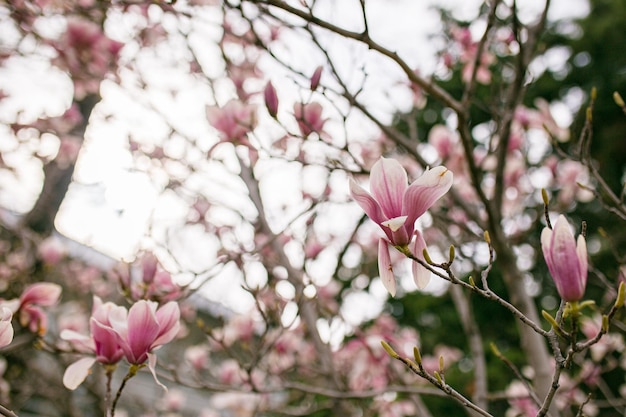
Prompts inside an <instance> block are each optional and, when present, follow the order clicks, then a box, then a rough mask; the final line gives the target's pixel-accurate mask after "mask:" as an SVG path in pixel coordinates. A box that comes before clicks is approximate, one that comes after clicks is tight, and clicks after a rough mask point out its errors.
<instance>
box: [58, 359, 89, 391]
mask: <svg viewBox="0 0 626 417" xmlns="http://www.w3.org/2000/svg"><path fill="white" fill-rule="evenodd" d="M95 362H96V358H93V357H87V358H82V359H79V360H77V361H76V362H74V363H73V364H71V365H70V366H68V367H67V369H66V370H65V373H64V374H63V385H65V387H66V388H67V389H71V390H75V389H76V388H78V386H79V385H80V384H81V383H82V382H83V381H84V380H85V378H87V375H89V374H90V373H91V367H92V366H93V364H94V363H95Z"/></svg>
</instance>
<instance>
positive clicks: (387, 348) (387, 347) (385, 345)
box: [380, 340, 400, 359]
mask: <svg viewBox="0 0 626 417" xmlns="http://www.w3.org/2000/svg"><path fill="white" fill-rule="evenodd" d="M380 344H381V345H383V349H385V351H386V352H387V354H388V355H389V356H391V357H392V358H394V359H398V358H399V357H400V355H398V354H397V353H396V351H395V350H393V348H392V347H391V346H390V345H389V343H387V342H385V341H384V340H381V341H380Z"/></svg>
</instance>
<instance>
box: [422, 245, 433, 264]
mask: <svg viewBox="0 0 626 417" xmlns="http://www.w3.org/2000/svg"><path fill="white" fill-rule="evenodd" d="M422 254H423V255H424V260H425V261H426V263H427V264H429V265H433V264H434V262H433V260H432V259H431V258H430V255H429V254H428V250H427V249H426V248H424V250H423V251H422Z"/></svg>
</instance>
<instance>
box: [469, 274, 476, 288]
mask: <svg viewBox="0 0 626 417" xmlns="http://www.w3.org/2000/svg"><path fill="white" fill-rule="evenodd" d="M468 281H469V283H470V285H471V286H472V287H475V286H476V282H475V281H474V277H473V276H471V275H470V276H469V279H468Z"/></svg>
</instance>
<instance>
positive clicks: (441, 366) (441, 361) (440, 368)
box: [439, 355, 444, 374]
mask: <svg viewBox="0 0 626 417" xmlns="http://www.w3.org/2000/svg"><path fill="white" fill-rule="evenodd" d="M443 366H444V360H443V355H439V373H442V374H443Z"/></svg>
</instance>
